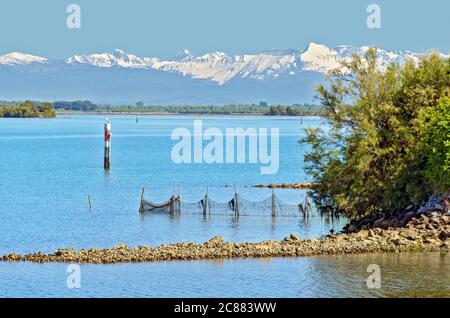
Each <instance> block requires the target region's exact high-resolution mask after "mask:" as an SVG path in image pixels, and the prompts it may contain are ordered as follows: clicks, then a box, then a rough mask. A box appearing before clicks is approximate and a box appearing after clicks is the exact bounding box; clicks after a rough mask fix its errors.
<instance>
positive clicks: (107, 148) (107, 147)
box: [104, 118, 111, 170]
mask: <svg viewBox="0 0 450 318" xmlns="http://www.w3.org/2000/svg"><path fill="white" fill-rule="evenodd" d="M110 151H111V123H110V122H109V119H108V118H107V119H106V123H105V157H104V168H105V170H109V168H110V162H109V155H110Z"/></svg>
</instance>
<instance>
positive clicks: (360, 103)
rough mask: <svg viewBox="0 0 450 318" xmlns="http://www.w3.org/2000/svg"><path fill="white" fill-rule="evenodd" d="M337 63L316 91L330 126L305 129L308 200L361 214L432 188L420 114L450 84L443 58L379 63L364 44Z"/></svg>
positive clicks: (417, 197) (397, 206)
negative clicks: (310, 188)
mask: <svg viewBox="0 0 450 318" xmlns="http://www.w3.org/2000/svg"><path fill="white" fill-rule="evenodd" d="M342 64H343V65H342V67H341V68H339V70H336V71H334V72H332V74H331V76H330V77H329V79H328V83H327V85H322V86H319V87H318V88H317V91H318V95H319V98H320V100H321V103H322V106H323V109H324V112H325V117H326V119H327V120H328V122H329V123H330V126H331V131H330V132H329V133H327V134H325V133H324V132H323V131H322V130H321V129H307V131H306V132H307V138H306V141H307V142H309V143H310V144H311V145H312V151H311V152H309V153H308V154H307V156H306V158H305V161H306V163H307V171H308V173H310V175H311V176H312V177H313V179H314V182H315V183H316V184H317V187H316V189H314V191H313V198H314V201H315V203H316V204H317V205H318V207H319V208H320V209H321V210H322V211H323V212H330V213H341V214H345V215H346V216H348V217H351V218H361V217H364V216H367V215H369V214H374V213H377V214H389V213H395V212H397V211H399V210H401V209H403V208H404V207H405V206H407V205H409V204H411V203H419V202H421V201H423V200H424V199H426V198H427V197H428V196H429V195H430V194H432V193H433V191H435V190H436V189H437V187H434V185H433V178H430V177H427V176H426V175H427V172H426V169H427V162H429V157H430V154H431V152H430V149H429V147H426V146H425V145H424V144H425V143H424V142H423V140H425V137H423V132H424V131H426V128H427V127H429V126H427V120H426V118H429V116H428V117H427V116H426V114H429V113H430V112H433V110H434V109H435V108H436V107H437V105H438V100H439V98H440V97H441V96H442V95H443V94H444V93H445V92H446V91H447V90H448V89H449V87H450V60H448V59H442V58H440V57H439V55H437V54H430V55H427V56H424V57H423V58H421V60H420V62H419V63H416V62H415V61H408V62H407V63H406V64H405V65H403V66H400V65H397V64H389V65H380V63H379V61H378V56H377V51H376V49H370V50H368V51H367V52H366V54H365V55H364V56H358V55H354V56H353V58H352V59H351V61H347V62H343V63H342ZM436 116H437V115H436ZM436 116H435V117H436ZM430 134H431V132H430ZM447 137H448V133H447ZM444 139H445V138H444ZM438 143H439V141H438ZM439 149H441V148H439ZM447 150H448V148H447ZM439 158H440V157H439ZM439 164H440V161H439V163H438V164H436V165H435V169H437V170H439V169H442V167H441V166H440V165H439ZM428 165H429V164H428ZM441 190H442V189H441Z"/></svg>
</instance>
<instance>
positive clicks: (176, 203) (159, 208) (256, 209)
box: [139, 192, 311, 217]
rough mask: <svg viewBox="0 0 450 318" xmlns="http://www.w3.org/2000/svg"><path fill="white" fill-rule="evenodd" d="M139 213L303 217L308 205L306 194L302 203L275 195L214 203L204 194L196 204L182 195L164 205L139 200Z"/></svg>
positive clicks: (309, 205)
mask: <svg viewBox="0 0 450 318" xmlns="http://www.w3.org/2000/svg"><path fill="white" fill-rule="evenodd" d="M139 211H140V212H141V213H145V212H163V213H171V214H176V213H186V214H187V213H191V214H199V213H201V214H203V215H213V214H214V215H232V216H240V215H249V216H251V215H265V216H272V217H277V216H303V217H307V216H308V215H310V214H311V204H310V203H309V197H308V195H306V196H305V200H304V202H301V203H298V204H290V203H286V202H284V201H282V200H281V199H280V198H279V197H278V196H277V195H276V193H275V192H272V195H271V196H269V197H268V198H266V199H264V200H261V201H251V200H247V199H245V198H244V197H242V196H241V195H239V194H237V193H235V195H234V196H233V198H232V199H231V200H229V201H225V202H220V201H216V200H213V199H212V198H210V197H209V195H208V194H206V195H205V196H204V197H203V198H202V199H201V200H199V201H197V202H185V201H183V200H181V196H180V195H178V196H174V195H173V196H171V197H170V199H169V200H167V201H166V202H163V203H154V202H150V201H147V200H145V199H144V198H143V196H142V197H141V207H140V210H139Z"/></svg>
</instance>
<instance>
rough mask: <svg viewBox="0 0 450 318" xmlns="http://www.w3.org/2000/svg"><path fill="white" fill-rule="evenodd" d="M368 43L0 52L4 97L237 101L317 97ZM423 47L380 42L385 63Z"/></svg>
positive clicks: (412, 56)
mask: <svg viewBox="0 0 450 318" xmlns="http://www.w3.org/2000/svg"><path fill="white" fill-rule="evenodd" d="M367 49H368V47H355V46H349V45H342V46H338V47H336V48H329V47H327V46H325V45H323V44H317V43H310V44H309V45H308V46H307V47H306V48H305V49H285V50H279V49H275V50H267V51H263V52H260V53H258V54H244V55H234V56H230V55H227V54H226V53H223V52H213V53H207V54H204V55H201V56H194V55H193V54H192V53H191V52H190V51H188V50H183V51H182V52H180V53H178V54H177V55H176V57H175V58H173V59H170V60H164V59H160V58H157V57H140V56H136V55H134V54H129V53H126V52H125V51H123V50H120V49H116V50H114V51H113V52H111V53H99V54H91V55H73V56H71V57H69V58H68V59H66V60H55V59H47V58H44V57H40V56H34V55H29V54H24V53H20V52H13V53H9V54H6V55H1V56H0V99H3V100H23V99H33V100H49V101H51V100H78V99H89V100H91V101H94V102H97V103H134V102H136V101H143V102H144V103H146V104H153V105H167V104H178V105H180V104H191V105H194V104H202V105H205V104H233V103H257V102H258V101H261V100H264V101H268V102H269V103H282V104H295V103H311V102H313V99H314V95H315V93H314V87H315V86H316V85H317V84H319V83H321V82H323V81H324V78H325V76H326V74H327V73H328V72H329V71H330V70H332V69H335V68H337V67H339V65H340V64H339V63H340V61H341V60H345V59H349V58H350V57H351V56H352V54H354V53H357V54H363V53H364V52H365V51H367ZM419 55H420V54H418V53H413V52H409V51H402V52H400V51H386V50H382V49H379V58H380V61H381V62H398V63H403V62H404V61H405V60H406V59H415V60H417V59H418V57H419Z"/></svg>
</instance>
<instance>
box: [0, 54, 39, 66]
mask: <svg viewBox="0 0 450 318" xmlns="http://www.w3.org/2000/svg"><path fill="white" fill-rule="evenodd" d="M47 61H48V60H47V59H46V58H43V57H40V56H34V55H29V54H23V53H20V52H12V53H9V54H5V55H0V64H3V65H28V64H32V63H47Z"/></svg>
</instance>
